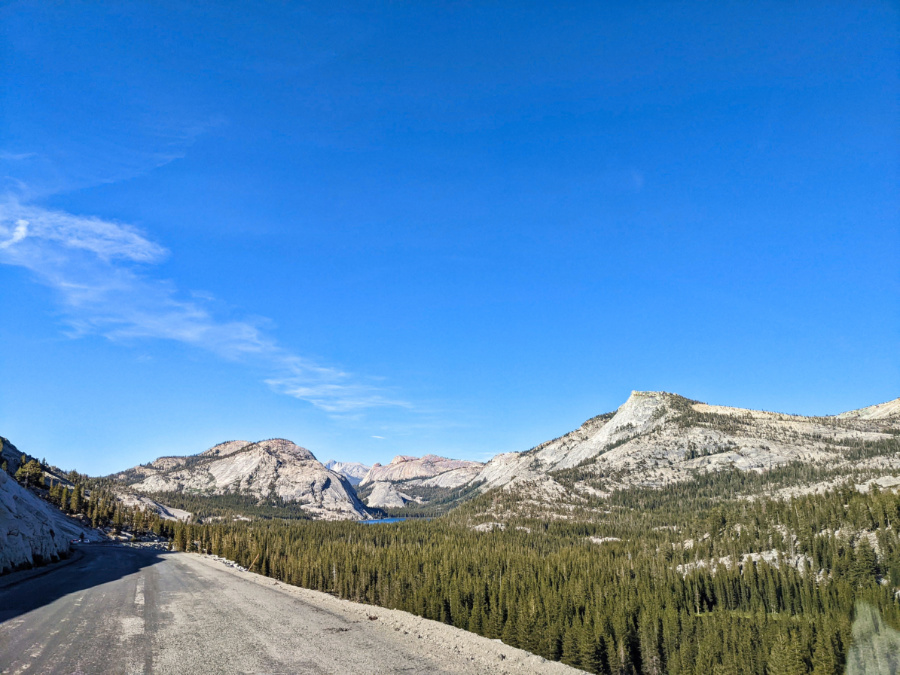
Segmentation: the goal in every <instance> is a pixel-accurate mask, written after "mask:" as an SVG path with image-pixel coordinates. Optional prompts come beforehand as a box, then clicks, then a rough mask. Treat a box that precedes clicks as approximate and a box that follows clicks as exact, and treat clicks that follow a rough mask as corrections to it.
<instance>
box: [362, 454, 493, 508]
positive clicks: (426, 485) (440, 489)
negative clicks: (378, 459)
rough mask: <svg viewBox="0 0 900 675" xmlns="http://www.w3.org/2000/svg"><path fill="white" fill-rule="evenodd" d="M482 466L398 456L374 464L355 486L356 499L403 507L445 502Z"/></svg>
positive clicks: (458, 460) (471, 463)
mask: <svg viewBox="0 0 900 675" xmlns="http://www.w3.org/2000/svg"><path fill="white" fill-rule="evenodd" d="M483 466H484V465H483V464H482V463H481V462H472V461H467V460H460V459H447V458H446V457H438V456H437V455H425V456H424V457H410V456H408V455H398V456H397V457H395V458H394V459H393V460H392V461H391V463H390V464H388V465H386V466H383V465H381V464H378V463H376V464H374V465H373V466H372V468H371V469H369V471H368V473H366V475H365V476H364V477H363V479H362V481H360V483H359V490H360V496H361V497H363V499H365V501H366V503H367V504H368V505H369V506H372V507H377V508H403V507H405V506H407V505H408V504H416V505H424V504H431V503H434V502H436V501H441V500H443V499H445V498H446V497H447V496H448V495H450V494H452V493H453V492H454V491H458V490H457V489H458V488H461V487H463V486H466V485H468V484H470V483H472V481H473V480H474V479H475V478H476V477H477V475H478V473H479V472H480V471H481V469H482V467H483Z"/></svg>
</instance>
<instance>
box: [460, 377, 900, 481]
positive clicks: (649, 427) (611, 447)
mask: <svg viewBox="0 0 900 675" xmlns="http://www.w3.org/2000/svg"><path fill="white" fill-rule="evenodd" d="M897 431H900V399H896V400H893V401H889V402H887V403H882V404H879V405H874V406H869V407H867V408H862V409H860V410H854V411H850V412H846V413H842V414H840V415H834V416H828V417H805V416H800V415H787V414H783V413H773V412H766V411H758V410H746V409H742V408H731V407H726V406H716V405H707V404H705V403H700V402H698V401H691V400H689V399H686V398H684V397H682V396H678V395H677V394H670V393H666V392H638V391H635V392H632V394H631V396H630V397H629V398H628V400H627V401H626V402H625V403H624V404H622V406H621V407H620V408H619V409H618V410H616V411H615V412H614V413H608V414H606V415H600V416H598V417H595V418H592V419H590V420H588V421H587V422H585V423H584V424H583V425H582V426H581V427H579V428H578V429H576V430H575V431H572V432H570V433H568V434H566V435H564V436H561V437H559V438H557V439H554V440H552V441H548V442H546V443H542V444H541V445H539V446H537V447H535V448H533V449H531V450H529V451H527V452H523V453H505V454H502V455H497V456H496V457H494V458H493V459H491V461H490V462H488V463H487V464H486V465H485V466H484V468H483V469H482V470H481V471H480V472H479V474H478V475H477V476H476V477H475V479H474V480H478V481H483V483H482V489H484V490H487V489H490V488H492V487H497V486H505V485H511V484H526V483H527V484H529V485H530V486H532V487H531V489H534V490H535V491H536V492H537V493H541V492H544V493H547V495H549V496H553V497H558V496H559V494H560V492H561V491H563V488H562V487H561V486H560V485H559V483H558V481H559V480H561V478H560V474H556V473H554V472H558V471H562V470H565V469H573V468H574V467H577V468H578V470H579V471H581V472H582V473H583V474H584V476H585V478H584V480H580V481H578V482H576V483H575V489H576V493H577V492H578V491H583V492H585V493H592V494H598V493H602V492H606V491H608V490H612V489H623V488H628V487H634V486H644V487H660V486H662V485H666V484H669V483H672V482H677V481H682V480H687V479H689V478H691V477H692V476H694V475H697V474H698V473H704V472H709V471H721V470H727V469H739V470H744V471H761V470H765V469H769V468H772V467H776V466H780V465H784V464H787V463H789V462H794V461H799V462H811V463H812V462H815V463H817V464H820V465H821V464H829V465H835V466H839V465H842V463H845V462H846V459H845V457H844V456H843V453H842V451H841V450H840V449H839V448H840V447H841V446H843V447H846V446H847V444H848V443H849V444H852V443H855V442H864V441H879V440H885V439H889V438H892V437H894V434H896V433H897ZM865 462H868V463H869V464H872V463H873V462H875V463H880V464H879V466H880V465H881V464H884V463H885V462H887V463H891V462H893V463H896V464H897V465H898V466H897V468H900V457H893V456H889V457H878V458H873V459H871V460H865V461H864V462H863V464H865ZM873 465H874V464H873ZM860 466H862V464H860ZM563 475H565V474H563ZM594 477H596V479H595V478H594ZM568 482H569V483H571V481H568Z"/></svg>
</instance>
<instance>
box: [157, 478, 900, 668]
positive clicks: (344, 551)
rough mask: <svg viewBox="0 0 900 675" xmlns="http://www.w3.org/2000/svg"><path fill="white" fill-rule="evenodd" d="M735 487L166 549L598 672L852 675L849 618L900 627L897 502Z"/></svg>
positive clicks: (275, 526)
mask: <svg viewBox="0 0 900 675" xmlns="http://www.w3.org/2000/svg"><path fill="white" fill-rule="evenodd" d="M741 480H742V479H741V474H738V473H737V472H734V475H732V473H730V472H724V473H721V474H716V475H710V476H702V477H698V478H697V479H696V481H694V483H696V484H692V483H683V484H678V485H674V486H671V487H668V488H664V489H661V490H634V491H625V492H622V493H617V494H615V495H613V496H611V497H610V498H608V499H606V500H600V501H598V502H597V504H596V508H595V509H594V510H593V516H592V517H591V518H589V519H579V520H578V521H577V522H576V521H574V520H571V519H565V518H563V517H560V515H559V514H558V513H557V514H556V515H554V516H553V517H544V518H528V517H521V516H513V517H508V518H505V519H500V520H497V519H492V517H491V516H490V514H492V513H494V514H496V513H511V512H514V510H515V508H514V507H515V506H516V504H517V503H518V502H521V501H522V500H525V499H526V498H527V495H526V494H525V493H524V492H522V490H521V489H519V491H517V490H508V489H507V490H494V491H491V492H488V493H486V494H484V495H481V496H479V497H477V498H475V499H473V500H471V501H469V502H467V503H465V504H463V505H462V506H460V507H458V508H456V509H455V510H453V511H451V512H450V513H449V514H447V515H445V516H443V517H440V518H436V519H434V520H431V521H415V522H412V521H407V522H401V523H395V524H379V525H363V524H359V523H354V522H330V523H329V522H302V521H291V520H283V519H266V520H255V521H253V522H236V521H232V522H227V521H220V522H211V523H207V524H198V523H188V524H181V523H179V524H176V525H175V528H174V532H173V533H172V534H173V537H174V541H173V545H174V546H175V547H176V548H178V549H180V550H185V551H195V552H206V553H211V554H215V555H219V556H222V557H224V558H228V559H230V560H233V561H235V562H237V563H238V564H240V565H242V566H244V567H246V568H249V569H250V570H251V571H254V572H259V573H261V574H264V575H268V576H270V577H273V578H275V579H279V580H281V581H284V582H286V583H290V584H295V585H298V586H303V587H306V588H311V589H315V590H319V591H324V592H327V593H331V594H334V595H336V596H338V597H341V598H346V599H350V600H356V601H361V602H366V603H371V604H374V605H380V606H384V607H389V608H396V609H401V610H405V611H408V612H412V613H414V614H417V615H419V616H423V617H426V618H429V619H434V620H437V621H443V622H446V623H449V624H453V625H455V626H457V627H459V628H462V629H465V630H469V631H472V632H474V633H478V634H480V635H484V636H486V637H489V638H499V639H501V640H503V641H504V642H505V643H507V644H510V645H513V646H516V647H521V648H523V649H526V650H529V651H531V652H534V653H536V654H539V655H541V656H543V657H545V658H547V659H553V660H561V661H563V662H565V663H568V664H571V665H573V666H577V667H578V668H581V669H584V670H586V671H589V672H594V673H616V674H620V673H651V674H659V673H672V674H685V675H687V674H692V673H696V674H701V673H702V674H703V675H707V674H709V673H747V674H754V675H766V674H779V675H780V674H782V673H791V674H792V673H816V674H817V675H824V674H829V675H831V674H834V673H843V672H845V668H847V667H848V666H849V667H851V670H852V668H853V667H854V659H856V660H858V659H860V658H862V657H861V656H860V654H859V650H856V651H854V630H853V622H854V620H855V619H860V620H862V619H864V618H865V617H868V619H866V620H867V621H869V622H870V623H872V622H878V621H882V620H883V621H884V622H886V624H887V626H890V627H894V628H898V627H900V606H898V602H897V596H896V594H897V592H898V591H897V589H898V587H900V541H898V537H897V531H896V523H897V522H898V521H900V497H898V495H897V494H896V493H894V492H891V491H887V490H885V491H880V490H879V489H878V487H877V486H874V487H873V488H872V489H871V490H870V491H868V492H860V491H857V490H856V489H854V488H853V487H852V486H850V485H849V484H848V485H846V486H844V487H839V488H837V489H834V490H832V491H830V492H828V493H826V494H813V495H805V496H799V497H795V498H793V499H774V498H765V499H764V498H748V496H747V495H743V496H740V495H738V496H734V492H733V487H734V485H735V483H736V482H739V481H741ZM754 487H758V486H754ZM760 494H762V493H760ZM717 495H731V496H730V497H729V498H721V497H718V496H717ZM582 515H583V514H582ZM881 635H882V638H883V639H890V635H891V633H890V632H889V629H888V628H884V631H883V632H882V633H881ZM884 636H887V637H884ZM857 666H860V667H861V668H862V669H859V668H858V669H857V670H856V671H854V672H865V666H864V664H863V665H861V664H857Z"/></svg>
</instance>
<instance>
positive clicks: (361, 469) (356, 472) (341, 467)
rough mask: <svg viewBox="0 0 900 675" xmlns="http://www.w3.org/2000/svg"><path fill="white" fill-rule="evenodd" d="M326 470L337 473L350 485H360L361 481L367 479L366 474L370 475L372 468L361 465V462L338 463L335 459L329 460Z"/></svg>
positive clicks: (326, 463)
mask: <svg viewBox="0 0 900 675" xmlns="http://www.w3.org/2000/svg"><path fill="white" fill-rule="evenodd" d="M325 468H326V469H331V470H332V471H337V472H338V473H339V474H341V475H342V476H343V477H344V478H346V479H347V482H348V483H350V485H359V483H360V481H362V479H363V478H365V476H366V474H367V473H369V469H371V468H372V467H370V466H366V465H365V464H360V463H359V462H337V461H335V460H333V459H329V460H328V461H327V462H325Z"/></svg>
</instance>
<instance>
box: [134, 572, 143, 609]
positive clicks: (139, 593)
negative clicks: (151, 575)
mask: <svg viewBox="0 0 900 675" xmlns="http://www.w3.org/2000/svg"><path fill="white" fill-rule="evenodd" d="M134 607H135V609H137V611H138V612H143V611H144V577H141V578H140V579H138V581H137V586H136V587H135V589H134Z"/></svg>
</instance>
